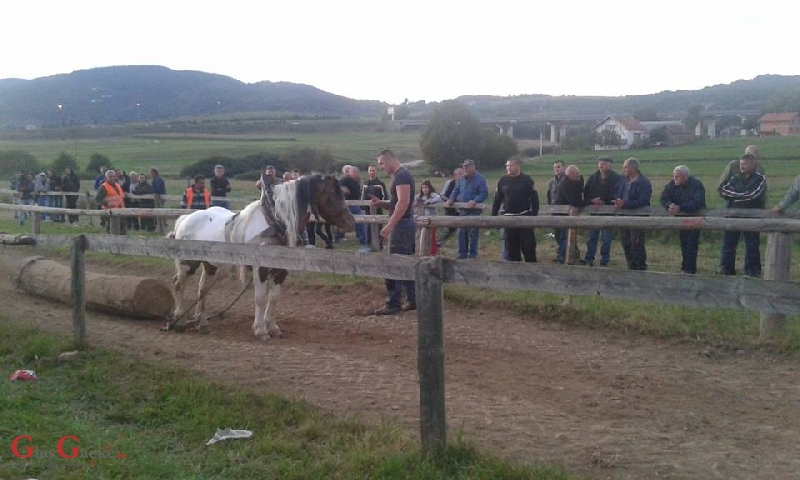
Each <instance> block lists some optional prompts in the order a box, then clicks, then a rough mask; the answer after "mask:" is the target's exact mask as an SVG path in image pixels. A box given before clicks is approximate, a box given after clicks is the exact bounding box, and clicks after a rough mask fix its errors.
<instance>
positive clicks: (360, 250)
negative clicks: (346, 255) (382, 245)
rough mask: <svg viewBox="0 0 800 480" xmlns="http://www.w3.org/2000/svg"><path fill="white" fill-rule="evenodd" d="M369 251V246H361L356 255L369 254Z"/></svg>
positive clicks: (370, 249)
mask: <svg viewBox="0 0 800 480" xmlns="http://www.w3.org/2000/svg"><path fill="white" fill-rule="evenodd" d="M371 251H372V248H370V247H369V245H362V246H360V247H358V253H369V252H371Z"/></svg>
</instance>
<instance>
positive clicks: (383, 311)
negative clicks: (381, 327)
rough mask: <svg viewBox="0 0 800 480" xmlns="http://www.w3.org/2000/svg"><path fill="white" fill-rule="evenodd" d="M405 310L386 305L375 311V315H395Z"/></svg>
mask: <svg viewBox="0 0 800 480" xmlns="http://www.w3.org/2000/svg"><path fill="white" fill-rule="evenodd" d="M402 311H403V309H402V308H400V307H390V306H389V305H384V306H382V307H381V308H379V309H377V310H375V312H374V313H375V315H394V314H395V313H400V312H402Z"/></svg>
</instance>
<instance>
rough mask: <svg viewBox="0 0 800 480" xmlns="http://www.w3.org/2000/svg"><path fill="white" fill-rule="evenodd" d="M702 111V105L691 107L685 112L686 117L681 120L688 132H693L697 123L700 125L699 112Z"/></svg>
mask: <svg viewBox="0 0 800 480" xmlns="http://www.w3.org/2000/svg"><path fill="white" fill-rule="evenodd" d="M702 109H703V106H702V105H692V106H691V107H690V108H689V111H688V112H686V117H685V118H684V119H683V125H684V126H685V127H686V129H687V130H689V131H690V132H691V131H693V130H694V127H696V126H697V124H698V123H700V120H701V118H700V111H701V110H702Z"/></svg>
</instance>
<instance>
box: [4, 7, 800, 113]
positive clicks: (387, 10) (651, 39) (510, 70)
mask: <svg viewBox="0 0 800 480" xmlns="http://www.w3.org/2000/svg"><path fill="white" fill-rule="evenodd" d="M798 13H800V2H797V1H796V0H776V1H769V0H763V1H759V2H756V1H748V2H745V1H742V0H737V1H734V2H722V1H718V0H693V1H691V0H689V1H687V0H672V1H668V2H662V1H658V2H657V1H650V0H613V1H606V2H603V1H597V0H595V1H584V0H560V1H558V0H556V1H552V0H551V1H537V2H534V1H530V0H527V1H526V0H492V1H486V0H484V1H471V0H461V1H450V0H426V1H419V0H403V1H394V2H386V1H382V0H364V1H362V0H352V1H348V0H336V1H325V0H313V1H312V0H281V1H272V0H260V1H255V0H254V1H250V0H213V1H209V0H191V1H183V0H155V1H154V0H135V1H132V0H113V1H106V0H103V1H100V0H71V1H65V0H36V1H21V0H20V1H18V0H11V1H3V2H2V3H1V4H0V45H2V46H0V79H1V78H9V77H16V78H25V79H33V78H37V77H42V76H48V75H54V74H59V73H69V72H71V71H73V70H81V69H87V68H94V67H102V66H109V65H163V66H166V67H169V68H171V69H175V70H200V71H204V72H212V73H219V74H222V75H227V76H230V77H233V78H236V79H238V80H241V81H243V82H248V83H252V82H258V81H262V80H270V81H289V82H297V83H306V84H310V85H314V86H316V87H318V88H321V89H323V90H326V91H329V92H332V93H336V94H339V95H344V96H347V97H351V98H358V99H374V100H383V101H387V102H392V103H395V102H401V101H402V100H403V99H404V98H408V99H410V100H412V101H415V100H427V101H433V100H443V99H448V98H454V97H457V96H459V95H466V94H483V95H518V94H533V93H545V94H550V95H631V94H647V93H655V92H659V91H662V90H680V89H698V88H702V87H704V86H708V85H715V84H719V83H730V82H732V81H735V80H738V79H750V78H753V77H755V76H756V75H761V74H768V73H771V74H783V75H797V74H800V61H798V60H797V58H798V53H797V47H798V42H797V31H798V28H800V27H798V23H797V18H798Z"/></svg>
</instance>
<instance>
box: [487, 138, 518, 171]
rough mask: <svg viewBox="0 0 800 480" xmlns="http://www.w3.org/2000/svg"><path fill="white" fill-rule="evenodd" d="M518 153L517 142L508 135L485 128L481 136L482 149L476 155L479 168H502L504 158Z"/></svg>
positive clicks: (506, 158) (504, 161)
mask: <svg viewBox="0 0 800 480" xmlns="http://www.w3.org/2000/svg"><path fill="white" fill-rule="evenodd" d="M518 153H519V147H518V146H517V142H515V141H514V139H513V138H511V137H509V136H508V135H501V134H499V133H497V132H493V131H491V130H487V131H486V132H484V136H483V150H481V154H480V156H479V157H478V165H479V166H480V167H481V168H487V169H488V168H503V166H504V165H505V163H506V160H508V159H509V158H511V157H513V156H514V155H516V154H518Z"/></svg>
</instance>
